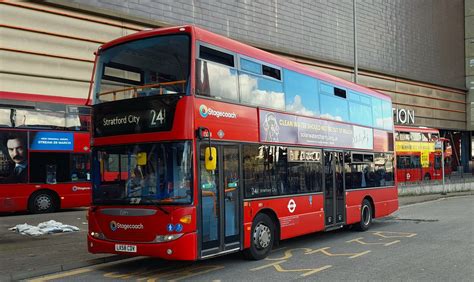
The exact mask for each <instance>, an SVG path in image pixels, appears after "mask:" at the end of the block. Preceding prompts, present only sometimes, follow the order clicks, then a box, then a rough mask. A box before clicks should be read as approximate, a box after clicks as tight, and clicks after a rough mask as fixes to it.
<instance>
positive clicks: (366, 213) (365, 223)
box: [354, 199, 373, 231]
mask: <svg viewBox="0 0 474 282" xmlns="http://www.w3.org/2000/svg"><path fill="white" fill-rule="evenodd" d="M372 217H373V215H372V204H371V203H370V201H369V200H367V199H364V201H362V206H361V209H360V222H359V223H356V224H354V227H355V228H356V229H357V230H358V231H366V230H368V229H369V228H370V226H371V225H372Z"/></svg>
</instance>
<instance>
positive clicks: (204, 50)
mask: <svg viewBox="0 0 474 282" xmlns="http://www.w3.org/2000/svg"><path fill="white" fill-rule="evenodd" d="M199 57H200V58H201V59H204V60H208V61H212V62H216V63H219V64H223V65H226V66H229V67H234V55H231V54H227V53H225V52H221V51H219V50H216V49H212V48H209V47H206V46H203V45H201V46H200V47H199Z"/></svg>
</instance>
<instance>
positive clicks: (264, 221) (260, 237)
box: [244, 213, 275, 260]
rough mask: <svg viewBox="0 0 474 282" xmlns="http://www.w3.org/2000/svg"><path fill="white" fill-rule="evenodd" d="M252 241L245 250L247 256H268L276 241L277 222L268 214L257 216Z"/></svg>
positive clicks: (262, 257) (261, 257)
mask: <svg viewBox="0 0 474 282" xmlns="http://www.w3.org/2000/svg"><path fill="white" fill-rule="evenodd" d="M250 241H251V242H250V248H249V249H246V250H245V251H244V256H245V258H247V259H252V260H260V259H264V258H265V257H267V256H268V254H269V253H270V251H271V249H272V246H273V242H274V241H275V224H274V222H273V221H272V219H271V218H270V217H269V216H268V215H266V214H264V213H259V214H257V216H255V219H254V220H253V223H252V233H251V238H250Z"/></svg>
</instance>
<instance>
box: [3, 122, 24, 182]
mask: <svg viewBox="0 0 474 282" xmlns="http://www.w3.org/2000/svg"><path fill="white" fill-rule="evenodd" d="M27 181H28V135H27V132H22V131H0V183H25V182H27Z"/></svg>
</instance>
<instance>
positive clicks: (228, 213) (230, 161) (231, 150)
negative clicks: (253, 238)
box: [223, 146, 240, 241]
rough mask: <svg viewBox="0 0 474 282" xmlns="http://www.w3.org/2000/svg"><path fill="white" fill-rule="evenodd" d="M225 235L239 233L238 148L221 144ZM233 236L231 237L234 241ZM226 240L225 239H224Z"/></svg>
mask: <svg viewBox="0 0 474 282" xmlns="http://www.w3.org/2000/svg"><path fill="white" fill-rule="evenodd" d="M223 154H224V159H223V161H224V162H223V164H224V194H225V195H224V210H225V237H226V239H227V237H229V236H234V235H237V234H239V221H238V220H237V219H238V215H239V201H238V200H239V197H238V195H239V193H240V189H239V150H238V148H237V147H235V146H223ZM234 240H235V238H233V239H232V241H234ZM226 241H227V240H226Z"/></svg>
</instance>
